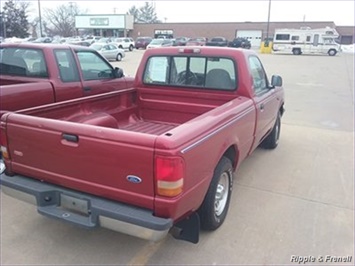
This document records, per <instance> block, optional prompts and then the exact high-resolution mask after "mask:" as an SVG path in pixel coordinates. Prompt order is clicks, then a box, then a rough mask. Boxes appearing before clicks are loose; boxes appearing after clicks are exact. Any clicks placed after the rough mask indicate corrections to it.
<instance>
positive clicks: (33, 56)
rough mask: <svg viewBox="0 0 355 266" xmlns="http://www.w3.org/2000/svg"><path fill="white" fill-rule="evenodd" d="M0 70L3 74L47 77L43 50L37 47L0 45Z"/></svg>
mask: <svg viewBox="0 0 355 266" xmlns="http://www.w3.org/2000/svg"><path fill="white" fill-rule="evenodd" d="M0 51H1V52H0V54H1V57H0V71H1V74H3V75H13V76H22V77H37V78H46V77H48V71H47V66H46V62H45V59H44V56H43V52H42V51H41V50H39V49H29V48H16V47H15V48H14V47H9V48H6V47H2V48H1V49H0Z"/></svg>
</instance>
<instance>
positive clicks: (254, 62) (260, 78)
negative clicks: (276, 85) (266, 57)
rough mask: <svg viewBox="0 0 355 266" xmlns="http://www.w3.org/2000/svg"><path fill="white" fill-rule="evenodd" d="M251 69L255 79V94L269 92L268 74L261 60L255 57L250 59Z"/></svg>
mask: <svg viewBox="0 0 355 266" xmlns="http://www.w3.org/2000/svg"><path fill="white" fill-rule="evenodd" d="M249 68H250V72H251V75H252V78H253V85H254V91H255V94H258V93H261V92H263V91H265V90H267V80H266V74H265V72H264V69H263V66H262V65H261V63H260V61H259V59H258V58H257V57H255V56H251V57H249Z"/></svg>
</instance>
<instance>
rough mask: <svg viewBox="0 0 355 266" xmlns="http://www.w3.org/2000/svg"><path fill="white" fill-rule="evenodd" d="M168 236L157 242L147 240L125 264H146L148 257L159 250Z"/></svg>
mask: <svg viewBox="0 0 355 266" xmlns="http://www.w3.org/2000/svg"><path fill="white" fill-rule="evenodd" d="M167 238H168V237H166V238H164V239H163V240H161V241H159V242H149V243H148V244H146V245H144V246H143V248H142V249H140V250H139V251H138V252H137V253H136V255H135V256H134V257H133V258H132V259H131V260H130V262H129V263H128V264H127V265H129V266H132V265H146V264H147V262H148V261H149V259H150V258H151V257H152V256H153V255H154V254H155V253H156V252H157V251H158V250H159V248H160V247H161V246H162V245H163V244H164V243H165V242H166V240H167Z"/></svg>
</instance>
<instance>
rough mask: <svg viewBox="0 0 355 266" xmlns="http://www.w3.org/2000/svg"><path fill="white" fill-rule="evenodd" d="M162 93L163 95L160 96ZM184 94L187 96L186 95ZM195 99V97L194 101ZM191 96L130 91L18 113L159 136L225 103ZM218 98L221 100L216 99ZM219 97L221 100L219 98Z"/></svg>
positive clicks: (163, 91) (226, 98)
mask: <svg viewBox="0 0 355 266" xmlns="http://www.w3.org/2000/svg"><path fill="white" fill-rule="evenodd" d="M164 94H165V95H164ZM187 95H188V96H187ZM195 97H196V98H195ZM195 97H191V94H186V93H184V92H169V91H167V90H162V91H160V92H159V91H158V93H157V91H156V90H155V92H154V93H153V92H151V91H149V90H147V91H139V93H138V91H137V90H136V89H134V88H130V89H126V90H123V91H118V92H111V93H107V94H104V95H99V96H91V97H86V98H83V99H76V100H72V101H67V102H65V103H63V104H61V105H56V104H54V105H47V106H45V107H41V108H32V109H27V110H24V111H20V112H19V113H24V114H26V115H31V116H34V117H43V118H49V119H55V120H61V121H66V122H73V123H81V124H86V125H93V126H100V127H105V128H111V129H119V130H124V131H131V132H137V133H144V134H149V135H161V134H164V133H166V132H168V131H169V130H171V129H173V128H175V127H176V126H178V125H180V124H183V123H185V122H187V121H189V120H191V119H193V118H195V117H197V116H199V115H201V114H203V113H205V112H208V111H210V110H212V109H214V108H215V107H217V106H220V105H222V104H224V103H226V102H227V101H228V100H229V98H230V97H228V96H227V97H225V100H223V99H222V100H221V99H218V100H216V98H215V97H213V95H210V96H209V95H206V94H205V95H203V94H199V95H196V96H195ZM220 98H221V97H220ZM222 98H223V97H222Z"/></svg>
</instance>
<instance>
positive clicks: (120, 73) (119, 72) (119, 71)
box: [113, 67, 124, 78]
mask: <svg viewBox="0 0 355 266" xmlns="http://www.w3.org/2000/svg"><path fill="white" fill-rule="evenodd" d="M113 76H114V77H115V78H123V77H124V74H123V69H122V68H119V67H115V69H114V70H113Z"/></svg>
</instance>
